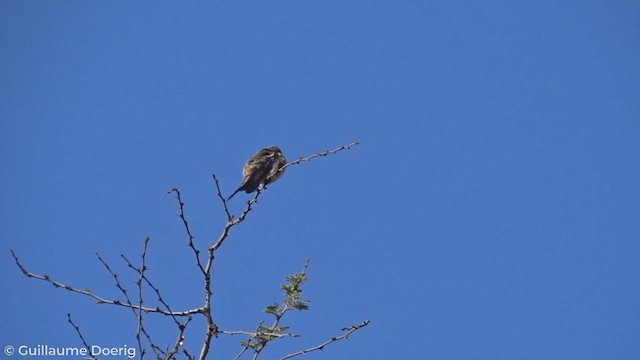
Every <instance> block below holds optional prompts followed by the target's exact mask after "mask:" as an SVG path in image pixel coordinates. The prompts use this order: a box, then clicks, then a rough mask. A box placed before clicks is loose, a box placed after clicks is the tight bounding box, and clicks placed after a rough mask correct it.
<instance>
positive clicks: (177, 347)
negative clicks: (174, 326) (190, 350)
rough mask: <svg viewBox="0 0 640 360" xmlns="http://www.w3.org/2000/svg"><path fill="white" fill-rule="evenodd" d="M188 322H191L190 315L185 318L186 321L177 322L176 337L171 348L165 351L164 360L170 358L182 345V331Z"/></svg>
mask: <svg viewBox="0 0 640 360" xmlns="http://www.w3.org/2000/svg"><path fill="white" fill-rule="evenodd" d="M190 322H191V316H189V317H188V318H187V321H185V322H184V323H182V324H179V326H178V330H179V333H178V338H177V339H176V343H175V345H173V348H172V349H171V350H170V351H169V352H168V353H167V356H166V357H165V359H166V360H169V359H171V358H172V357H173V356H174V355H175V354H176V353H177V352H178V350H180V347H181V346H183V345H184V331H185V330H186V329H187V325H189V323H190Z"/></svg>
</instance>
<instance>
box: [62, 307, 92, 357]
mask: <svg viewBox="0 0 640 360" xmlns="http://www.w3.org/2000/svg"><path fill="white" fill-rule="evenodd" d="M67 321H68V322H69V324H71V326H73V328H74V329H76V332H77V333H78V336H80V340H82V343H83V344H84V347H85V348H86V349H87V355H92V353H91V346H89V344H88V343H87V341H86V340H85V339H84V336H82V332H80V327H79V326H78V325H76V324H75V323H74V322H73V320H71V314H70V313H67ZM87 359H96V358H95V357H93V356H91V357H90V358H87Z"/></svg>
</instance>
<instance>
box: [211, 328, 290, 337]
mask: <svg viewBox="0 0 640 360" xmlns="http://www.w3.org/2000/svg"><path fill="white" fill-rule="evenodd" d="M218 333H219V334H225V335H249V336H250V337H254V338H255V337H257V336H258V335H264V336H272V337H274V338H285V337H300V334H294V333H272V332H261V333H257V332H251V331H247V330H219V331H218Z"/></svg>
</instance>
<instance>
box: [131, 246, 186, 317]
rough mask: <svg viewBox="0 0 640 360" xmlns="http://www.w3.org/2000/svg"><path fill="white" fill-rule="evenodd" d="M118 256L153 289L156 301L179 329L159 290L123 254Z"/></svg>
mask: <svg viewBox="0 0 640 360" xmlns="http://www.w3.org/2000/svg"><path fill="white" fill-rule="evenodd" d="M120 256H121V257H122V258H123V259H124V261H126V262H127V266H128V267H129V268H131V269H132V270H133V271H135V272H137V273H138V274H139V275H140V278H142V279H143V280H144V281H145V282H146V283H147V285H149V287H150V288H151V289H153V291H155V292H156V295H157V297H158V301H160V303H161V304H162V305H164V307H165V308H166V309H167V313H168V314H170V316H171V318H173V321H174V322H175V324H176V325H177V326H178V327H179V326H180V322H179V321H178V319H176V317H175V316H173V315H171V314H173V311H172V310H171V307H170V306H169V304H167V302H166V301H164V299H163V298H162V295H161V294H160V290H159V289H158V288H157V287H156V286H155V285H153V283H152V282H151V281H150V280H149V278H148V277H147V276H146V275H145V274H144V271H142V270H141V269H138V268H137V267H135V266H133V264H132V263H131V261H129V259H127V257H126V256H125V255H124V254H120Z"/></svg>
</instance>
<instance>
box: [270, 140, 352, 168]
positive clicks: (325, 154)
mask: <svg viewBox="0 0 640 360" xmlns="http://www.w3.org/2000/svg"><path fill="white" fill-rule="evenodd" d="M359 144H360V142H358V141H354V142H352V143H351V144H349V145H344V146H340V147H339V148H336V149H333V150H327V151H323V152H320V153H315V154H313V155H311V156H307V157H303V156H301V157H299V158H298V159H296V160H294V161H292V162H290V163H286V164H285V165H284V166H283V167H281V168H280V169H279V170H278V171H279V172H282V171H284V170H285V169H286V168H288V167H289V166H293V165H298V164H300V163H301V162H303V161H304V162H309V161H311V160H313V159H315V158H317V157H322V156H327V155H333V154H335V153H337V152H339V151H342V150H349V149H351V148H352V147H354V146H356V145H359Z"/></svg>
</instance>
